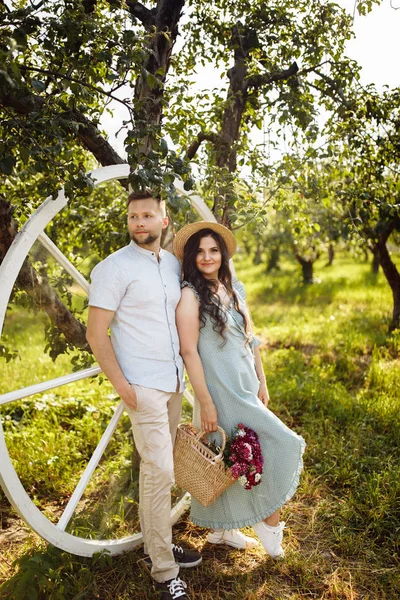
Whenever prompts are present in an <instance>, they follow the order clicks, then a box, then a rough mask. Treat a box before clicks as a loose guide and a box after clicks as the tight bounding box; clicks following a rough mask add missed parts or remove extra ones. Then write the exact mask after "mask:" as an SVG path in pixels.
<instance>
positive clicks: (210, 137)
mask: <svg viewBox="0 0 400 600" xmlns="http://www.w3.org/2000/svg"><path fill="white" fill-rule="evenodd" d="M205 141H208V142H212V143H213V144H214V145H215V144H216V143H217V141H218V134H216V133H205V132H204V131H200V133H199V134H198V135H197V138H196V139H195V140H194V142H192V143H191V144H190V146H189V149H188V151H187V152H186V158H188V159H189V160H192V158H193V157H194V156H195V154H196V152H197V150H198V149H199V147H200V145H201V143H202V142H205Z"/></svg>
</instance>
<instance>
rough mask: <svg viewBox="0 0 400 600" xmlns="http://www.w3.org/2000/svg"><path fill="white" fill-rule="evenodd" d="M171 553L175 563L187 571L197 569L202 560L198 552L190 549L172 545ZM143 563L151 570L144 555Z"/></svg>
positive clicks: (148, 558) (149, 561)
mask: <svg viewBox="0 0 400 600" xmlns="http://www.w3.org/2000/svg"><path fill="white" fill-rule="evenodd" d="M172 553H173V555H174V559H175V562H176V563H177V564H178V565H179V566H180V567H182V568H183V569H189V568H190V567H197V565H199V564H200V563H201V561H202V560H203V559H202V557H201V554H200V552H197V550H192V549H190V550H189V549H183V548H181V546H176V545H175V544H172ZM144 562H145V563H146V565H147V566H148V567H149V569H151V565H152V562H151V558H150V556H149V555H148V554H146V556H145V558H144Z"/></svg>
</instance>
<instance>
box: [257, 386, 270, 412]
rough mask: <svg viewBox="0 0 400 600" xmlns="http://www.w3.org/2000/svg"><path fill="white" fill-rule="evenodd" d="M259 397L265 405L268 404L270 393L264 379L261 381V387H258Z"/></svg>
mask: <svg viewBox="0 0 400 600" xmlns="http://www.w3.org/2000/svg"><path fill="white" fill-rule="evenodd" d="M258 397H259V399H260V400H261V402H262V403H263V404H264V405H265V406H268V402H269V394H268V389H267V384H266V383H265V382H264V381H260V387H259V388H258Z"/></svg>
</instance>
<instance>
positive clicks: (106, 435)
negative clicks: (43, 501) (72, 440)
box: [57, 402, 124, 531]
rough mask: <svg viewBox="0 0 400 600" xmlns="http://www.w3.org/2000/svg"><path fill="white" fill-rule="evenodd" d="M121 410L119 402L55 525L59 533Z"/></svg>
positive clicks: (83, 488) (94, 466)
mask: <svg viewBox="0 0 400 600" xmlns="http://www.w3.org/2000/svg"><path fill="white" fill-rule="evenodd" d="M123 410H124V405H123V404H122V402H120V403H119V404H118V406H117V409H116V411H115V413H114V415H113V417H112V419H111V421H110V422H109V424H108V425H107V428H106V430H105V432H104V433H103V435H102V436H101V440H100V442H99V443H98V445H97V448H96V450H95V451H94V452H93V454H92V457H91V459H90V461H89V462H88V464H87V466H86V469H85V470H84V472H83V475H82V477H81V478H80V480H79V483H78V485H77V486H76V488H75V491H74V493H73V494H72V496H71V498H70V499H69V502H68V504H67V506H66V507H65V510H64V512H63V514H62V515H61V519H60V520H59V522H58V523H57V529H59V530H60V531H64V530H65V528H66V526H67V525H68V523H69V521H70V519H71V517H72V515H73V514H74V511H75V509H76V506H77V504H78V502H79V500H80V499H81V497H82V494H83V492H84V491H85V489H86V486H87V484H88V483H89V481H90V478H91V476H92V475H93V472H94V470H95V468H96V467H97V465H98V463H99V460H100V459H101V457H102V456H103V453H104V450H105V449H106V448H107V445H108V442H109V441H110V438H111V436H112V434H113V433H114V431H115V428H116V426H117V425H118V421H119V419H120V417H121V415H122V412H123Z"/></svg>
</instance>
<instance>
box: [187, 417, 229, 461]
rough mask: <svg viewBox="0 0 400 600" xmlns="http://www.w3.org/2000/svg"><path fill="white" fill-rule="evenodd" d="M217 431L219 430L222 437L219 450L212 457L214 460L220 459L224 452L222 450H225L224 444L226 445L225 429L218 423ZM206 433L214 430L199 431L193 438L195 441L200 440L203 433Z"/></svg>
mask: <svg viewBox="0 0 400 600" xmlns="http://www.w3.org/2000/svg"><path fill="white" fill-rule="evenodd" d="M217 431H219V433H220V434H221V437H222V446H221V452H220V453H219V454H217V456H216V457H215V458H214V461H216V462H218V461H219V460H221V458H222V456H223V454H224V450H225V446H226V433H225V430H224V429H222V427H220V426H219V425H218V427H217ZM208 433H214V431H207V432H205V431H199V433H198V434H197V435H196V437H195V440H196V442H198V441H199V440H200V438H201V437H202V436H203V435H204V434H206V435H207V434H208Z"/></svg>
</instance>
